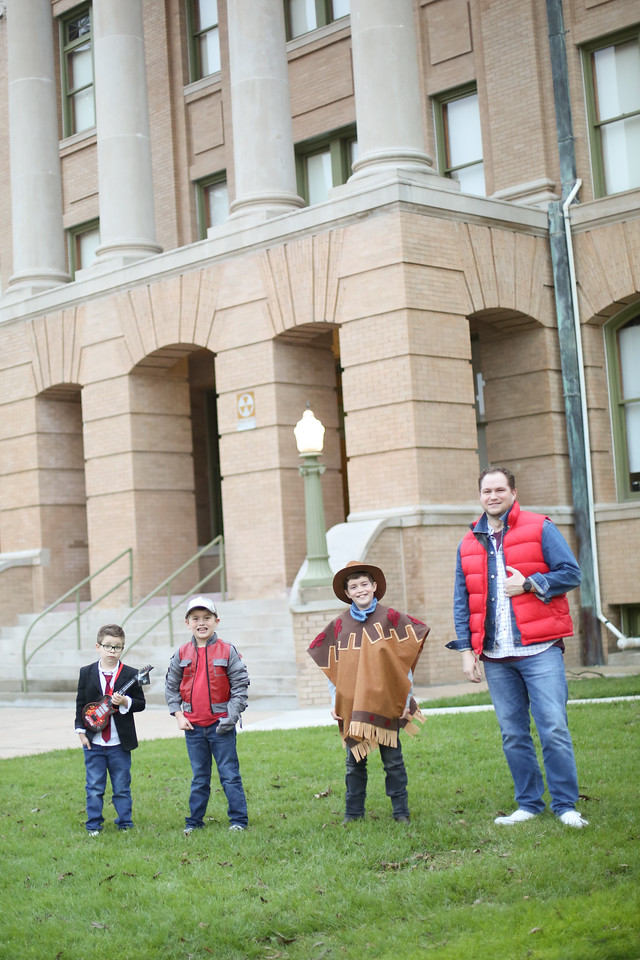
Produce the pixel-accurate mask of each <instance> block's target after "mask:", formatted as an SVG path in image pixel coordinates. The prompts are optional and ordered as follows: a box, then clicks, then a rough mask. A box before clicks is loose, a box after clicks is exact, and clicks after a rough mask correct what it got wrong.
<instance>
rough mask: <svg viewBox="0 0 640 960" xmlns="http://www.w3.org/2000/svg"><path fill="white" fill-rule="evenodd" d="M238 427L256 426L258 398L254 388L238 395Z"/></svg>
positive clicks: (243, 428) (251, 428) (244, 428)
mask: <svg viewBox="0 0 640 960" xmlns="http://www.w3.org/2000/svg"><path fill="white" fill-rule="evenodd" d="M236 397H237V403H236V410H237V429H238V430H254V429H255V426H256V398H255V396H254V393H253V390H245V391H244V392H243V393H238V394H237V395H236Z"/></svg>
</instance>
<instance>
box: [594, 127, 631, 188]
mask: <svg viewBox="0 0 640 960" xmlns="http://www.w3.org/2000/svg"><path fill="white" fill-rule="evenodd" d="M600 132H601V134H602V159H603V161H604V180H605V190H606V192H607V193H620V191H622V190H633V189H634V188H635V187H640V116H637V117H630V118H629V119H628V120H617V121H616V122H615V123H607V124H606V125H605V126H603V127H601V128H600Z"/></svg>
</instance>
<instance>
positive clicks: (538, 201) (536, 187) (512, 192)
mask: <svg viewBox="0 0 640 960" xmlns="http://www.w3.org/2000/svg"><path fill="white" fill-rule="evenodd" d="M491 199H492V200H510V201H511V202H513V203H523V204H525V205H526V206H527V207H542V208H543V209H546V208H547V207H548V205H549V204H550V203H551V202H552V201H553V200H559V199H560V194H559V193H556V192H555V183H554V181H553V180H548V179H546V178H543V179H542V180H531V181H530V182H529V183H518V184H516V185H515V186H513V187H507V188H506V189H505V190H496V192H495V193H492V194H491Z"/></svg>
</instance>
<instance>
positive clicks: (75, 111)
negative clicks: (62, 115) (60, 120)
mask: <svg viewBox="0 0 640 960" xmlns="http://www.w3.org/2000/svg"><path fill="white" fill-rule="evenodd" d="M70 100H71V128H72V132H73V133H81V132H82V131H83V130H89V129H90V128H91V127H95V125H96V113H95V105H94V102H93V87H88V88H87V89H86V90H81V91H80V92H79V93H74V94H73V96H72V97H71V98H70Z"/></svg>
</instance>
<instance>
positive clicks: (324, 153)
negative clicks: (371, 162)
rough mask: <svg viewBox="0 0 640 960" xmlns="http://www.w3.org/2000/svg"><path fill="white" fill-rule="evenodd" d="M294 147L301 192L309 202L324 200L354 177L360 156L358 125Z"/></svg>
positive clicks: (310, 203) (299, 191) (299, 190)
mask: <svg viewBox="0 0 640 960" xmlns="http://www.w3.org/2000/svg"><path fill="white" fill-rule="evenodd" d="M295 150H296V174H297V183H298V193H299V194H300V196H301V197H303V198H304V199H305V201H306V202H307V203H308V204H309V205H312V204H314V203H322V201H323V200H328V199H329V191H330V190H331V189H332V187H337V186H339V185H340V184H343V183H346V182H347V180H348V179H349V177H350V176H351V170H352V167H353V164H354V162H355V160H356V158H357V156H358V141H357V140H356V129H355V126H353V125H350V126H348V127H343V128H342V129H341V130H337V131H335V132H333V133H331V134H326V135H324V136H322V137H314V138H313V139H311V140H306V141H304V142H303V143H298V144H296V148H295Z"/></svg>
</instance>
